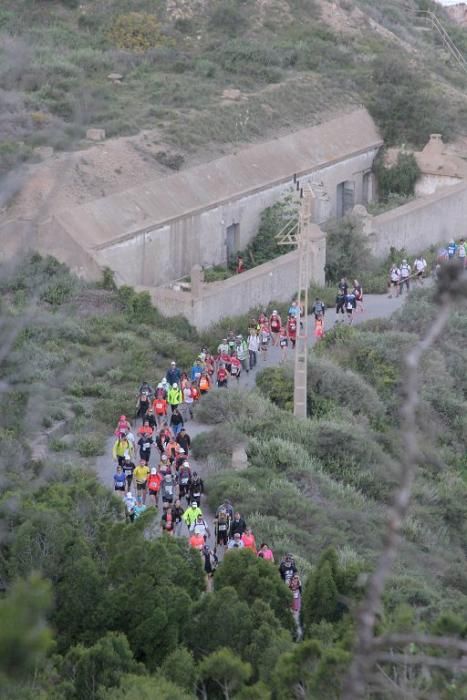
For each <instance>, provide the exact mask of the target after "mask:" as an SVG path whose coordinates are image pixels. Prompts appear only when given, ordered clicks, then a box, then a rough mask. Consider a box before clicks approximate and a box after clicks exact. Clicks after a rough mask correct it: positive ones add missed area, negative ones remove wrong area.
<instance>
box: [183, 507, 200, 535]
mask: <svg viewBox="0 0 467 700" xmlns="http://www.w3.org/2000/svg"><path fill="white" fill-rule="evenodd" d="M199 515H201V517H202V516H203V511H202V510H201V508H200V507H199V505H198V503H197V502H196V501H192V502H191V506H190V507H189V508H187V509H186V511H185V512H184V514H183V522H184V523H185V525H186V526H187V528H188V530H189V531H190V532H193V530H194V528H195V523H196V521H197V519H198V516H199Z"/></svg>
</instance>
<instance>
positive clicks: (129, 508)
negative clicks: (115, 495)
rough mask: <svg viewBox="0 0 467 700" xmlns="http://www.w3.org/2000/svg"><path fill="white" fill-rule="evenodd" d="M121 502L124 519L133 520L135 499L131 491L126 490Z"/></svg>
mask: <svg viewBox="0 0 467 700" xmlns="http://www.w3.org/2000/svg"><path fill="white" fill-rule="evenodd" d="M123 502H124V504H125V518H126V520H129V521H130V522H133V520H134V519H135V505H136V499H135V497H134V496H133V494H132V493H131V491H128V493H127V495H126V496H125V498H124V499H123Z"/></svg>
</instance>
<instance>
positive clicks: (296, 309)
mask: <svg viewBox="0 0 467 700" xmlns="http://www.w3.org/2000/svg"><path fill="white" fill-rule="evenodd" d="M287 314H288V316H293V317H294V318H295V320H296V321H297V325H298V322H299V320H300V315H301V313H300V304H299V303H298V301H297V300H296V299H295V300H294V301H293V302H292V303H291V305H290V306H289V310H288V312H287Z"/></svg>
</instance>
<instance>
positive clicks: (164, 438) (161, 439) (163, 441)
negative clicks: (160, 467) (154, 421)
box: [156, 428, 170, 455]
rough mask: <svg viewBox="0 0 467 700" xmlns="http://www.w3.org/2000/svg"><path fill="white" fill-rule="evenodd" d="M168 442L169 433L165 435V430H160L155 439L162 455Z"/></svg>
mask: <svg viewBox="0 0 467 700" xmlns="http://www.w3.org/2000/svg"><path fill="white" fill-rule="evenodd" d="M169 440H170V433H169V434H168V433H167V428H161V430H160V431H159V435H157V437H156V445H157V448H158V450H159V452H160V453H161V455H163V454H164V453H165V448H166V447H167V443H168V442H169Z"/></svg>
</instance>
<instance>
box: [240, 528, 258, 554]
mask: <svg viewBox="0 0 467 700" xmlns="http://www.w3.org/2000/svg"><path fill="white" fill-rule="evenodd" d="M242 542H243V546H244V547H245V549H251V551H252V552H254V553H255V554H256V540H255V536H254V534H253V533H252V531H251V530H250V528H248V529H247V530H245V532H244V533H243V535H242Z"/></svg>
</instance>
